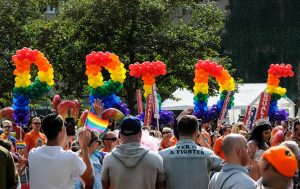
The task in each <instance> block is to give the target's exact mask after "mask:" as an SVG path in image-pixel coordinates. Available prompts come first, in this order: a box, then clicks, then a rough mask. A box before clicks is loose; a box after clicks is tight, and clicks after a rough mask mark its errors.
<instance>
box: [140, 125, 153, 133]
mask: <svg viewBox="0 0 300 189" xmlns="http://www.w3.org/2000/svg"><path fill="white" fill-rule="evenodd" d="M142 130H143V131H148V132H150V130H151V128H150V127H149V126H143V127H142Z"/></svg>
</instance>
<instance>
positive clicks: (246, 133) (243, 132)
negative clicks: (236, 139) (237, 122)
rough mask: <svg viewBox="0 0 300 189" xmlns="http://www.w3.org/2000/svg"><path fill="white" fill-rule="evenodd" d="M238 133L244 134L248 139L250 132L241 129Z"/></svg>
mask: <svg viewBox="0 0 300 189" xmlns="http://www.w3.org/2000/svg"><path fill="white" fill-rule="evenodd" d="M238 134H240V135H243V136H244V137H245V138H246V139H247V140H248V138H249V133H248V132H247V131H244V130H240V131H239V133H238Z"/></svg>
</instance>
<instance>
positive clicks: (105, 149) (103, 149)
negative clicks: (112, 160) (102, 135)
mask: <svg viewBox="0 0 300 189" xmlns="http://www.w3.org/2000/svg"><path fill="white" fill-rule="evenodd" d="M100 151H101V152H109V151H108V149H107V148H105V147H104V148H102V149H101V150H100Z"/></svg>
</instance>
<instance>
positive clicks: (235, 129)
mask: <svg viewBox="0 0 300 189" xmlns="http://www.w3.org/2000/svg"><path fill="white" fill-rule="evenodd" d="M243 127H244V124H243V123H242V122H237V123H235V124H234V125H233V126H232V129H231V132H232V133H236V134H238V133H239V132H240V131H241V130H243Z"/></svg>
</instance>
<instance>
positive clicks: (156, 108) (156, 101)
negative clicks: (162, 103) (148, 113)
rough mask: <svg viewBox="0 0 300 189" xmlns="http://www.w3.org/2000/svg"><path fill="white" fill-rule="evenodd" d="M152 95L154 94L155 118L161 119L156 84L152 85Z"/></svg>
mask: <svg viewBox="0 0 300 189" xmlns="http://www.w3.org/2000/svg"><path fill="white" fill-rule="evenodd" d="M152 95H153V112H154V118H156V119H159V105H158V99H157V92H156V86H155V84H154V85H152Z"/></svg>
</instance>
